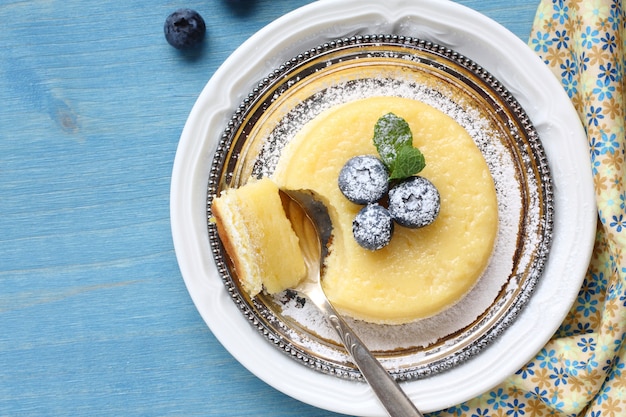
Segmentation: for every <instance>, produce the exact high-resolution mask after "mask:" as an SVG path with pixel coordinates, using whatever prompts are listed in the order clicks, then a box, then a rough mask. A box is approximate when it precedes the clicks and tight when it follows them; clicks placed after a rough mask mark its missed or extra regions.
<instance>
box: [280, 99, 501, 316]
mask: <svg viewBox="0 0 626 417" xmlns="http://www.w3.org/2000/svg"><path fill="white" fill-rule="evenodd" d="M389 112H393V113H395V114H396V115H398V116H400V117H402V118H404V119H405V120H406V121H407V122H408V123H409V126H410V127H411V131H412V132H413V140H414V146H416V147H418V148H419V149H420V150H421V151H422V153H423V154H424V156H425V158H426V168H425V169H424V170H423V171H422V172H420V175H422V176H424V177H426V178H428V179H429V180H430V181H432V182H433V184H435V186H436V187H437V189H438V190H439V193H440V195H441V210H440V213H439V216H438V217H437V219H436V220H435V221H434V223H432V224H431V225H429V226H426V227H424V228H421V229H408V228H404V227H401V226H396V228H395V231H394V235H393V237H392V239H391V243H390V244H389V245H388V246H386V247H385V248H383V249H381V250H379V251H368V250H366V249H363V248H361V247H360V246H359V245H358V244H357V243H356V242H355V240H354V238H353V237H352V220H353V218H354V216H355V215H356V213H357V212H358V210H359V209H360V208H361V206H358V205H355V204H353V203H351V202H349V201H348V200H347V199H346V198H345V197H344V196H343V194H342V193H341V191H339V188H338V185H337V178H338V175H339V171H340V170H341V168H342V166H343V165H344V163H345V162H346V161H347V160H348V159H349V158H351V157H353V156H357V155H363V154H372V155H377V152H376V149H375V147H374V145H373V142H372V137H373V132H374V125H375V124H376V121H377V120H378V119H379V118H380V117H381V116H383V115H384V114H386V113H389ZM273 179H274V181H275V182H276V183H277V184H278V186H279V187H284V188H286V189H311V190H314V191H316V192H317V193H319V194H320V195H322V196H324V198H325V199H327V200H328V204H329V212H330V215H331V219H332V221H333V227H334V231H333V234H334V235H333V240H332V246H331V248H330V254H329V256H328V258H327V260H326V270H325V276H324V278H323V285H324V288H325V291H326V294H327V296H328V297H329V299H330V300H331V302H332V303H333V305H335V306H336V307H337V308H338V309H339V310H340V311H342V312H343V313H345V314H347V315H350V316H352V317H355V318H358V319H363V320H367V321H371V322H375V323H406V322H410V321H414V320H417V319H420V318H425V317H428V316H432V315H434V314H436V313H438V312H439V311H441V310H443V309H445V308H447V307H449V306H451V305H453V304H454V303H456V302H457V301H459V300H460V299H461V298H462V297H463V296H464V295H465V294H467V292H468V291H469V290H471V288H472V287H473V286H474V284H475V283H476V282H477V280H478V279H479V278H480V276H481V274H482V273H483V271H484V269H485V267H486V266H487V264H488V262H489V258H490V256H491V253H492V250H493V246H494V242H495V239H496V235H497V229H498V209H497V200H496V192H495V187H494V183H493V179H492V177H491V174H490V172H489V169H488V166H487V164H486V161H485V160H484V158H483V155H482V153H481V152H480V150H479V149H478V148H477V146H476V145H475V144H474V142H473V140H472V138H471V137H470V136H469V134H468V132H467V131H466V130H465V129H463V127H461V126H460V125H459V124H458V123H457V122H456V121H454V120H453V119H452V118H450V117H449V116H447V115H445V114H444V113H442V112H441V111H439V110H437V109H435V108H433V107H431V106H428V105H426V104H424V103H421V102H419V101H415V100H411V99H403V98H394V97H374V98H368V99H363V100H359V101H354V102H350V103H348V104H344V105H341V106H337V107H335V108H332V109H330V110H328V111H326V112H324V113H322V114H321V115H319V116H317V117H316V118H315V119H313V120H312V121H311V122H309V123H307V124H306V125H305V126H304V128H303V129H302V130H301V131H300V132H299V133H298V134H297V135H296V137H295V138H294V139H293V140H292V142H290V143H289V145H287V147H286V148H285V150H284V152H283V153H282V156H281V159H280V160H279V162H278V166H277V168H276V171H275V173H274V175H273Z"/></svg>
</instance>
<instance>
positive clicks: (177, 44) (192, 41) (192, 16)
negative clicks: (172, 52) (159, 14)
mask: <svg viewBox="0 0 626 417" xmlns="http://www.w3.org/2000/svg"><path fill="white" fill-rule="evenodd" d="M163 31H164V32H165V39H166V40H167V43H169V44H170V45H172V46H173V47H174V48H176V49H191V48H194V47H196V46H198V45H199V44H200V43H201V42H202V41H203V40H204V35H205V33H206V24H205V23H204V19H203V18H202V16H200V14H198V12H196V11H195V10H191V9H178V10H176V11H175V12H174V13H172V14H171V15H169V16H168V17H167V19H165V25H164V26H163Z"/></svg>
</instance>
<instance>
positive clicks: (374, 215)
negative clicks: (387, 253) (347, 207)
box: [352, 204, 393, 251]
mask: <svg viewBox="0 0 626 417" xmlns="http://www.w3.org/2000/svg"><path fill="white" fill-rule="evenodd" d="M352 234H353V235H354V240H356V242H357V243H358V244H359V245H360V246H361V247H363V248H365V249H368V250H372V251H374V250H379V249H382V248H384V247H385V246H387V245H388V244H389V242H390V241H391V236H392V235H393V219H392V218H391V214H389V211H388V210H387V209H386V208H384V207H383V206H380V205H378V204H368V205H367V206H365V207H363V208H362V209H361V210H360V211H359V212H358V213H357V215H356V217H355V218H354V221H353V222H352Z"/></svg>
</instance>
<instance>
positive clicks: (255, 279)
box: [211, 178, 306, 297]
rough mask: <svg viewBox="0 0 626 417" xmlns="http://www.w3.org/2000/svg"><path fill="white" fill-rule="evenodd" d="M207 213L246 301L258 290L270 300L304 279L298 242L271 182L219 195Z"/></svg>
mask: <svg viewBox="0 0 626 417" xmlns="http://www.w3.org/2000/svg"><path fill="white" fill-rule="evenodd" d="M211 211H212V213H213V216H214V217H215V220H216V225H217V230H218V233H219V236H220V238H221V240H222V242H223V244H224V246H225V248H226V251H227V253H228V254H229V256H230V258H231V259H232V261H233V264H234V266H235V271H236V273H237V277H238V279H239V281H240V283H241V285H242V287H243V288H244V290H245V291H246V292H248V294H250V296H251V297H254V296H255V295H257V294H258V293H259V292H261V290H262V289H263V287H265V289H266V291H267V292H268V293H270V294H273V293H276V292H280V291H283V290H285V289H286V288H292V287H295V286H296V285H297V284H298V283H299V282H300V280H301V279H302V278H304V276H305V275H306V267H305V265H304V258H303V256H302V252H301V251H300V245H299V243H298V237H297V236H296V234H295V232H294V231H293V228H292V227H291V223H290V221H289V220H288V219H287V216H286V214H285V210H284V208H283V204H282V200H281V197H280V194H279V192H278V187H276V184H275V183H274V182H272V181H271V180H270V179H268V178H264V179H262V180H258V181H257V180H251V181H250V182H248V183H247V184H246V185H245V186H243V187H240V188H236V189H228V190H226V191H224V192H222V194H221V195H220V196H219V197H217V198H215V199H214V200H213V203H212V205H211Z"/></svg>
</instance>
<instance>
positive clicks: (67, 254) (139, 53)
mask: <svg viewBox="0 0 626 417" xmlns="http://www.w3.org/2000/svg"><path fill="white" fill-rule="evenodd" d="M308 2H309V0H284V1H283V0H281V1H276V0H257V1H253V0H250V1H249V2H247V3H245V4H247V5H248V6H247V9H241V8H239V9H238V8H233V6H232V5H229V2H227V1H226V0H213V1H210V2H207V1H187V2H162V3H160V4H150V3H149V2H145V1H139V0H129V1H125V2H114V1H107V0H104V1H100V2H81V1H77V0H33V1H29V2H23V1H17V0H16V1H4V2H3V3H2V5H1V6H0V20H1V21H2V22H3V30H2V31H0V45H1V46H2V47H1V48H0V58H1V59H0V101H1V103H2V104H1V105H0V196H1V198H0V254H2V255H0V415H2V416H4V415H7V416H9V415H10V416H17V415H30V416H38V415H41V416H50V415H59V416H61V415H93V416H96V415H107V416H108V415H185V416H191V415H203V416H224V417H226V416H244V415H246V416H248V415H270V416H303V417H307V416H318V417H321V416H324V417H330V416H333V415H335V414H333V413H329V412H325V411H322V410H318V409H316V408H313V407H310V406H308V405H305V404H302V403H300V402H298V401H296V400H293V399H291V398H289V397H287V396H285V395H283V394H282V393H279V392H278V391H276V390H274V389H273V388H271V387H269V386H267V385H266V384H264V383H263V382H261V381H260V380H259V379H257V378H256V377H254V376H253V375H252V374H250V373H249V372H248V371H247V370H246V369H244V368H243V367H242V366H241V365H240V364H239V363H237V362H236V361H235V360H234V359H233V358H232V357H231V356H230V354H228V352H226V350H225V349H224V348H223V347H222V346H221V345H220V344H219V343H218V341H217V340H216V339H215V338H214V337H213V335H212V334H211V333H210V331H209V330H208V329H207V327H206V325H205V324H204V322H203V321H202V319H201V318H200V316H199V315H198V313H197V311H196V310H195V308H194V306H193V304H192V302H191V299H190V297H189V295H188V293H187V291H186V289H185V286H184V283H183V281H182V278H181V276H180V272H179V270H178V266H177V264H176V258H175V255H174V250H173V245H172V241H171V236H170V229H169V227H170V225H169V201H168V198H169V182H170V174H171V169H172V162H173V159H174V154H175V151H176V146H177V143H178V138H179V135H180V132H181V129H182V127H183V125H184V122H185V119H186V117H187V114H188V112H189V110H190V109H191V107H192V106H193V103H194V101H195V99H196V97H197V96H198V94H199V92H200V90H201V89H202V88H203V86H204V84H205V83H206V81H207V80H208V79H209V78H210V76H211V75H212V74H213V72H214V71H215V70H216V69H217V68H218V66H219V65H220V64H221V63H222V62H223V61H224V60H225V59H226V58H227V57H228V55H229V54H230V53H231V52H232V51H234V50H235V49H236V48H237V46H239V45H240V44H241V43H242V42H244V41H245V40H246V39H247V38H248V37H249V36H251V35H252V34H253V33H254V32H256V31H257V30H259V29H261V28H262V27H263V26H264V25H266V24H267V23H269V22H270V21H272V20H274V19H275V18H277V17H279V16H281V15H282V14H284V13H286V12H288V11H291V10H293V9H295V8H296V7H299V6H301V5H304V4H306V3H308ZM459 2H460V3H462V4H465V5H468V6H469V7H472V8H475V9H477V10H479V11H481V12H484V13H485V14H487V15H488V16H490V17H492V18H494V19H496V20H497V21H499V22H501V23H503V24H504V25H505V26H507V27H508V28H509V29H511V30H512V31H513V32H514V33H515V34H517V35H518V36H519V37H520V38H522V39H525V38H526V37H527V36H528V33H529V31H530V27H531V22H532V18H533V16H534V10H535V7H536V2H535V1H523V2H516V3H515V5H513V6H512V5H511V4H510V2H509V1H506V0H491V1H478V0H463V1H459ZM178 7H191V8H195V9H196V10H198V11H200V12H201V13H202V14H203V16H204V17H205V19H206V20H207V26H208V38H207V42H206V43H205V45H204V47H203V49H202V50H201V53H199V54H184V53H180V52H179V51H176V50H174V49H173V48H171V47H170V46H169V45H167V43H166V42H165V40H164V38H163V33H162V26H163V22H164V20H165V17H166V16H167V15H168V14H169V13H170V12H171V11H173V10H174V9H175V8H178ZM259 407H262V410H260V409H259Z"/></svg>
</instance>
